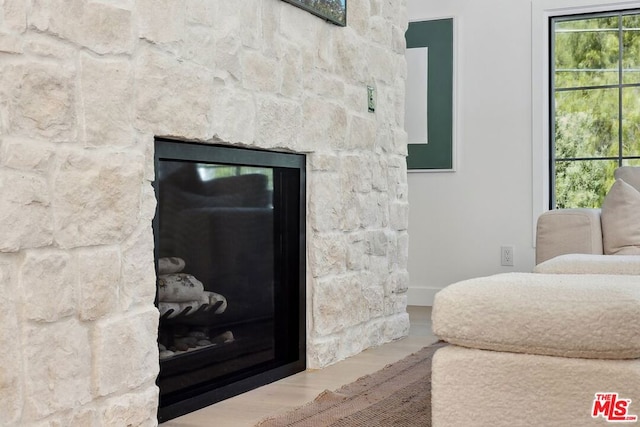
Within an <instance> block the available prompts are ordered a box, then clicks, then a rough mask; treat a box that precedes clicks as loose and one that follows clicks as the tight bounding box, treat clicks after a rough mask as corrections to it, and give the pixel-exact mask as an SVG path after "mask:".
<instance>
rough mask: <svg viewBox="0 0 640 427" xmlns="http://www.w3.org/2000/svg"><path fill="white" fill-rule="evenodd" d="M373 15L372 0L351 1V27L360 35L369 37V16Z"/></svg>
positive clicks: (349, 14) (349, 17)
mask: <svg viewBox="0 0 640 427" xmlns="http://www.w3.org/2000/svg"><path fill="white" fill-rule="evenodd" d="M370 15H371V5H370V0H349V13H348V20H349V27H351V28H353V29H354V30H356V32H357V33H358V35H360V36H361V37H363V41H364V40H365V39H364V38H365V37H368V35H369V16H370Z"/></svg>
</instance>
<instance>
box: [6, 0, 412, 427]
mask: <svg viewBox="0 0 640 427" xmlns="http://www.w3.org/2000/svg"><path fill="white" fill-rule="evenodd" d="M347 15H348V25H347V27H344V28H343V27H337V26H334V25H331V24H329V23H326V22H324V21H322V20H321V19H319V18H317V17H315V16H313V15H311V14H309V13H306V12H305V11H303V10H301V9H298V8H296V7H294V6H292V5H290V4H288V3H286V2H283V1H280V0H251V1H243V2H229V1H224V0H213V1H212V0H161V1H158V0H95V1H83V0H32V1H29V2H25V1H22V0H5V1H4V2H2V3H1V4H0V18H1V19H0V55H2V61H0V79H2V84H0V99H1V100H2V102H0V192H1V194H2V197H0V218H1V221H0V229H1V232H0V235H1V236H2V239H0V279H1V281H0V283H2V286H3V291H4V292H3V310H2V312H1V313H0V344H1V345H2V346H3V348H4V350H3V352H2V353H1V354H0V414H2V416H3V421H2V422H3V425H8V426H12V425H16V426H17V425H20V426H22V425H38V426H44V425H65V426H83V427H85V426H104V425H114V426H120V425H155V424H157V418H156V414H157V410H158V388H157V386H156V378H157V376H158V372H159V352H158V345H157V339H158V326H159V318H160V314H159V312H158V310H157V308H156V306H155V305H154V299H155V294H156V274H155V268H154V240H153V231H152V221H153V218H154V214H155V210H156V198H155V194H154V190H153V187H152V183H153V182H154V180H155V179H156V177H155V174H154V162H153V159H154V141H155V138H156V137H167V138H179V139H188V140H195V141H200V142H204V143H208V144H222V145H229V146H239V147H255V148H259V149H268V150H275V151H287V152H295V153H303V154H305V155H306V159H307V167H306V170H307V201H306V207H307V233H306V234H307V247H306V258H307V268H306V271H307V275H306V276H307V277H306V286H307V292H306V295H307V301H306V308H305V309H306V314H307V315H306V318H307V324H306V339H307V351H306V358H307V366H308V367H310V368H320V367H323V366H327V365H329V364H332V363H334V362H336V361H338V360H341V359H344V358H346V357H349V356H351V355H354V354H357V353H358V352H360V351H362V350H364V349H366V348H368V347H371V346H375V345H379V344H382V343H384V342H388V341H390V340H393V339H396V338H399V337H402V336H404V335H406V334H407V332H408V327H409V322H408V316H407V314H406V289H407V284H408V277H407V270H406V264H407V247H408V236H407V231H406V229H407V219H408V201H407V179H406V163H405V156H406V134H405V132H404V130H403V117H404V111H403V109H404V80H405V75H406V70H405V68H406V64H405V60H404V49H405V42H404V32H405V29H406V25H407V19H406V2H405V1H404V0H402V1H390V0H349V1H348V14H347ZM367 86H372V87H374V88H375V92H376V101H377V107H376V110H375V112H373V113H371V112H368V109H367Z"/></svg>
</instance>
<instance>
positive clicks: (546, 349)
mask: <svg viewBox="0 0 640 427" xmlns="http://www.w3.org/2000/svg"><path fill="white" fill-rule="evenodd" d="M432 321H433V331H434V333H435V334H436V335H437V336H438V337H440V338H441V339H443V340H445V341H447V342H450V343H452V344H456V345H460V346H463V347H470V348H479V349H483V350H495V351H507V352H515V353H529V354H541V355H550V356H561V357H581V358H603V359H632V358H640V334H639V333H638V325H640V276H631V275H628V276H624V275H620V276H609V275H590V274H582V275H573V274H536V273H507V274H499V275H495V276H489V277H481V278H476V279H470V280H466V281H462V282H458V283H456V284H453V285H451V286H448V287H446V288H445V289H443V290H441V291H440V292H438V293H437V294H436V297H435V301H434V305H433V313H432Z"/></svg>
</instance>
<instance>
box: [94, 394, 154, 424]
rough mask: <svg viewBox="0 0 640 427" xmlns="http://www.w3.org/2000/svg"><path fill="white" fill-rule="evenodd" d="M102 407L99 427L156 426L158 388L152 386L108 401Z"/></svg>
mask: <svg viewBox="0 0 640 427" xmlns="http://www.w3.org/2000/svg"><path fill="white" fill-rule="evenodd" d="M102 407H103V409H102V411H101V413H100V423H99V425H101V426H137V427H155V426H157V425H158V421H157V411H158V388H157V387H156V386H155V385H152V386H148V387H146V388H145V389H143V390H142V391H139V392H136V393H129V394H125V395H122V396H117V397H114V398H111V399H108V400H107V401H106V402H105V403H104V404H103V405H102Z"/></svg>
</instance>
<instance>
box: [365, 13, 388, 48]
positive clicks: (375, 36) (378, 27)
mask: <svg viewBox="0 0 640 427" xmlns="http://www.w3.org/2000/svg"><path fill="white" fill-rule="evenodd" d="M369 38H370V39H371V41H373V42H375V43H378V44H380V45H383V46H391V40H392V29H391V27H390V26H389V23H388V21H387V20H386V19H384V18H383V17H381V16H372V17H371V18H369Z"/></svg>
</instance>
